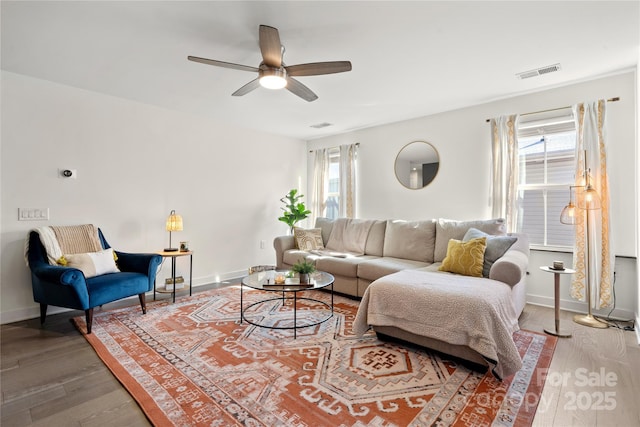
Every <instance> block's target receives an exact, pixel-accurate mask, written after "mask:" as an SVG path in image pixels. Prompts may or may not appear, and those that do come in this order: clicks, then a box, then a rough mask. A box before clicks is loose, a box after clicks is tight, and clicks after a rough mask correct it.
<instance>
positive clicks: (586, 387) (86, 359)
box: [0, 286, 640, 427]
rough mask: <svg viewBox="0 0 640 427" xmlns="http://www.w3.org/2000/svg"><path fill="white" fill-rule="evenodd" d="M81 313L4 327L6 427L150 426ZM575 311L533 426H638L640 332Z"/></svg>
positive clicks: (542, 318)
mask: <svg viewBox="0 0 640 427" xmlns="http://www.w3.org/2000/svg"><path fill="white" fill-rule="evenodd" d="M212 287H214V286H207V287H199V288H197V291H202V290H205V289H211V288H212ZM137 302H138V301H137V298H136V299H134V300H131V301H126V302H121V303H117V304H109V305H108V306H105V308H106V309H110V308H114V307H115V306H121V305H128V304H137ZM82 314H83V313H82V312H77V311H76V312H67V313H63V314H58V315H53V316H48V317H47V322H46V324H45V327H44V328H41V327H40V322H39V320H38V319H32V320H27V321H23V322H16V323H12V324H8V325H2V327H1V344H2V348H1V377H0V379H1V383H0V384H1V389H2V406H1V413H2V417H1V421H0V424H1V425H2V426H7V427H9V426H11V427H20V426H52V427H57V426H83V427H85V426H148V425H150V424H149V421H148V420H147V419H146V417H145V415H144V413H143V412H142V411H141V410H140V407H139V406H138V405H137V404H136V402H135V401H134V400H133V398H132V397H131V396H130V395H129V393H128V392H127V391H125V389H124V388H123V387H122V386H121V385H120V383H119V382H118V381H117V380H116V379H115V377H113V375H112V374H111V372H110V371H109V370H108V369H107V368H106V367H105V366H104V365H103V363H102V361H101V360H100V359H99V358H98V356H97V355H96V353H95V352H94V351H93V349H92V348H91V346H90V345H89V344H88V343H87V342H86V340H85V339H84V337H83V336H82V335H80V333H79V332H78V331H77V330H76V329H75V327H74V326H73V325H72V324H71V322H70V321H69V319H70V318H71V317H74V316H78V315H82ZM572 315H573V313H568V312H561V317H562V319H561V324H562V326H564V327H566V328H567V329H569V330H571V331H572V333H573V336H572V337H571V338H560V339H559V340H558V345H557V347H556V351H555V354H554V357H553V361H552V363H551V367H550V370H549V373H548V377H547V381H546V384H545V387H544V391H543V394H542V397H541V399H540V402H539V405H538V411H537V414H536V418H535V420H534V426H552V425H553V426H562V427H564V426H580V427H585V426H623V427H627V426H628V427H632V426H640V347H639V346H638V344H637V342H636V337H635V333H634V332H631V331H623V330H620V329H614V328H609V329H593V328H587V327H584V326H580V325H577V324H575V323H573V322H572V320H571V319H572ZM552 322H553V310H552V309H550V308H545V307H538V306H533V305H527V307H526V308H525V311H524V313H523V314H522V317H521V318H520V326H521V327H522V328H523V329H528V330H532V331H537V332H542V330H543V328H544V327H545V326H549V325H551V324H552ZM614 378H615V379H614ZM536 380H537V379H534V380H533V381H536ZM587 380H589V381H591V382H588V381H587ZM606 380H608V383H606ZM594 382H595V383H598V384H597V385H593V383H594ZM603 382H604V383H603ZM585 383H586V384H585ZM614 383H615V384H614ZM525 399H531V396H525ZM529 401H531V400H529Z"/></svg>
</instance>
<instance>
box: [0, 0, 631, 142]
mask: <svg viewBox="0 0 640 427" xmlns="http://www.w3.org/2000/svg"><path fill="white" fill-rule="evenodd" d="M1 7H2V9H1V14H2V15H1V19H2V69H3V70H7V71H11V72H14V73H20V74H25V75H28V76H33V77H36V78H40V79H45V80H50V81H53V82H57V83H61V84H65V85H69V86H73V87H77V88H82V89H87V90H91V91H95V92H99V93H103V94H108V95H112V96H116V97H121V98H126V99H131V100H135V101H139V102H143V103H146V104H151V105H157V106H160V107H163V108H168V109H173V110H178V111H183V112H186V113H190V114H197V115H201V116H205V117H210V118H211V119H212V120H216V121H220V122H226V123H235V124H238V125H240V126H245V127H249V128H253V129H257V130H262V131H266V132H269V133H274V134H280V135H286V136H291V137H295V138H302V139H314V138H318V137H321V136H326V135H331V134H336V133H342V132H346V131H349V130H353V129H358V128H363V127H368V126H373V125H377V124H383V123H389V122H394V121H399V120H403V119H408V118H412V117H419V116H424V115H429V114H433V113H438V112H443V111H447V110H452V109H456V108H461V107H465V106H469V105H475V104H480V103H484V102H489V101H492V100H495V99H500V98H506V97H510V96H514V95H517V94H522V93H527V92H531V91H536V90H541V89H544V88H549V87H553V86H559V85H563V84H567V83H571V82H575V81H580V80H584V79H588V78H592V77H595V76H599V75H603V74H607V73H611V72H615V71H618V70H623V69H629V68H632V67H635V66H636V64H637V63H638V52H639V45H640V43H639V40H640V36H639V27H640V25H639V22H640V9H639V2H638V1H622V2H614V1H584V2H582V1H568V2H559V1H553V2H551V1H548V2H541V1H533V2H522V1H506V2H505V1H498V2H484V1H471V2H458V1H448V2H434V1H423V2H417V1H414V2H397V1H391V2H379V1H375V2H369V1H343V2H325V1H297V2H292V1H285V2H271V1H260V2H244V1H232V2H220V1H196V2H187V1H174V2H166V1H139V2H133V1H128V2H126V1H125V2H95V1H79V2H72V1H69V2H64V1H44V2H36V1H15V2H14V1H6V0H3V1H2V3H1ZM260 24H266V25H270V26H273V27H276V28H278V29H279V31H280V38H281V41H282V44H283V45H284V46H285V48H286V54H285V61H286V63H287V64H288V65H293V64H298V63H306V62H319V61H334V60H350V61H351V62H352V64H353V71H351V72H348V73H342V74H334V75H325V76H313V77H300V78H299V80H300V81H301V82H303V83H304V84H306V85H307V86H308V87H309V88H311V89H312V90H313V91H314V92H316V94H317V95H318V96H319V99H318V100H316V101H314V102H311V103H307V102H306V101H303V100H302V99H300V98H298V97H296V96H294V95H293V94H291V93H290V92H288V91H286V90H281V91H270V90H268V89H264V88H259V89H257V90H255V91H253V92H251V93H249V94H247V95H245V96H243V97H232V96H231V93H233V92H234V91H235V90H236V89H238V88H239V87H241V86H243V85H244V84H245V83H247V82H249V81H250V80H252V79H253V78H255V77H256V76H255V75H254V74H252V73H250V72H245V71H237V70H231V69H226V68H218V67H212V66H207V65H203V64H199V63H194V62H190V61H187V55H194V56H201V57H206V58H212V59H217V60H221V61H227V62H235V63H240V64H245V65H250V66H258V64H259V63H260V60H261V57H260V50H259V47H258V25H260ZM556 63H560V64H561V67H562V69H561V71H559V72H556V73H552V74H548V75H544V76H540V77H535V78H531V79H526V80H519V79H517V78H516V77H515V74H516V73H519V72H523V71H528V70H531V69H535V68H538V67H542V66H547V65H551V64H556ZM322 122H329V123H332V124H333V125H332V126H330V127H326V128H323V129H314V128H311V127H310V126H311V125H314V124H317V123H322Z"/></svg>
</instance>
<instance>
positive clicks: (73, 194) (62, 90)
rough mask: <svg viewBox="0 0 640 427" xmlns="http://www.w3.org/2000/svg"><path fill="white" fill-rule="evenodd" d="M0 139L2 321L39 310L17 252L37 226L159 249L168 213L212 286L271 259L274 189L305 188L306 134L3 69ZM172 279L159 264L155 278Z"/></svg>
mask: <svg viewBox="0 0 640 427" xmlns="http://www.w3.org/2000/svg"><path fill="white" fill-rule="evenodd" d="M1 136H2V146H1V148H2V150H1V157H0V159H1V178H2V181H1V189H2V192H1V203H2V205H1V210H0V214H1V229H0V230H1V234H0V265H1V268H2V270H1V272H0V292H1V300H2V301H1V305H0V308H1V313H0V314H1V321H2V323H5V322H9V321H14V320H19V319H22V318H28V317H36V316H37V314H38V310H37V306H36V305H35V303H34V302H33V296H32V291H31V279H30V276H29V270H28V268H27V267H26V265H25V263H24V259H23V243H24V240H25V238H26V236H27V232H28V230H30V229H32V228H34V227H38V226H43V225H68V224H81V223H93V224H96V225H98V226H100V227H101V228H102V230H103V231H104V233H105V236H106V238H107V240H108V241H109V243H110V244H111V245H112V246H113V247H114V248H116V249H118V250H123V251H130V252H155V251H158V250H161V249H162V248H164V247H166V246H167V245H168V233H167V232H166V231H164V222H165V220H166V217H167V215H168V214H169V211H170V210H171V209H175V210H176V211H177V212H178V213H179V214H181V215H182V216H183V218H184V231H182V232H175V233H173V242H174V246H176V243H175V242H178V241H180V240H188V241H189V242H190V246H191V249H193V250H194V256H193V275H194V284H196V285H197V284H204V283H211V282H214V281H218V280H221V279H225V278H230V277H237V276H238V275H240V274H242V273H244V272H245V271H246V269H247V267H248V266H250V265H256V264H267V263H268V264H273V263H274V261H275V260H274V250H273V247H272V242H273V238H274V237H275V236H276V235H281V234H285V233H286V230H287V226H286V225H285V224H283V223H282V222H279V221H277V217H278V216H279V215H280V206H281V203H280V201H279V200H280V197H282V196H283V195H284V194H286V193H287V192H288V190H289V189H290V188H297V187H298V186H299V185H300V183H302V188H305V186H306V164H305V163H304V159H305V157H304V156H305V149H306V145H305V143H304V141H300V140H295V139H290V138H284V137H279V136H273V135H268V134H264V133H257V132H253V131H249V130H245V129H240V128H235V127H231V126H228V125H225V124H221V123H217V122H216V121H215V119H213V118H212V119H209V118H204V117H195V116H189V115H185V114H182V113H177V112H174V111H169V110H164V109H161V108H157V107H153V106H149V105H144V104H140V103H136V102H130V101H127V100H124V99H120V98H114V97H110V96H105V95H102V94H98V93H93V92H88V91H85V90H79V89H75V88H71V87H67V86H63V85H59V84H54V83H51V82H47V81H43V80H37V79H33V78H30V77H26V76H22V75H17V74H13V73H8V72H2V134H1ZM59 168H62V169H65V168H68V169H77V171H78V178H77V179H76V180H73V179H61V178H58V176H57V171H58V169H59ZM20 207H33V208H39V207H42V208H49V209H50V220H49V221H38V222H36V221H30V222H25V221H18V208H20ZM260 240H264V241H265V248H264V249H260ZM185 261H186V260H185ZM188 273H189V271H188V262H183V261H182V260H179V261H178V274H181V275H183V276H184V277H185V279H186V278H187V277H188ZM169 275H170V266H169V262H165V265H163V268H162V270H161V272H160V274H159V277H160V280H161V281H162V282H163V278H164V277H168V276H169ZM159 283H161V282H160V281H159ZM51 312H53V310H52V311H51Z"/></svg>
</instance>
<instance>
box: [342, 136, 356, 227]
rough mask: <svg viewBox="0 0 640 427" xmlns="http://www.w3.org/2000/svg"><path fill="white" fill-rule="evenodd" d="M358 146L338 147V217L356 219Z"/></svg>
mask: <svg viewBox="0 0 640 427" xmlns="http://www.w3.org/2000/svg"><path fill="white" fill-rule="evenodd" d="M357 155H358V144H350V145H341V146H340V216H341V217H346V218H355V217H356V158H357Z"/></svg>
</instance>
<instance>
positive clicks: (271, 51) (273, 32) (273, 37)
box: [259, 25, 282, 68]
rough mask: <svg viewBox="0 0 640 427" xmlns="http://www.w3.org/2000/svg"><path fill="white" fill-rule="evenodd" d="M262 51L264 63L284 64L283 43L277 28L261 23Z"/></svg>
mask: <svg viewBox="0 0 640 427" xmlns="http://www.w3.org/2000/svg"><path fill="white" fill-rule="evenodd" d="M259 36H260V51H261V52H262V59H263V61H264V63H265V64H266V65H268V66H270V67H275V68H280V67H281V66H282V45H281V43H280V34H279V33H278V29H277V28H273V27H269V26H268V25H260V34H259Z"/></svg>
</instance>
